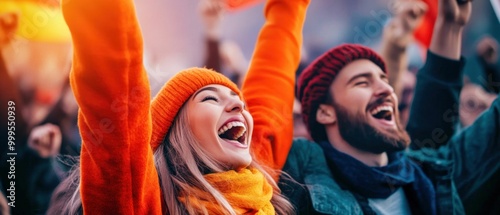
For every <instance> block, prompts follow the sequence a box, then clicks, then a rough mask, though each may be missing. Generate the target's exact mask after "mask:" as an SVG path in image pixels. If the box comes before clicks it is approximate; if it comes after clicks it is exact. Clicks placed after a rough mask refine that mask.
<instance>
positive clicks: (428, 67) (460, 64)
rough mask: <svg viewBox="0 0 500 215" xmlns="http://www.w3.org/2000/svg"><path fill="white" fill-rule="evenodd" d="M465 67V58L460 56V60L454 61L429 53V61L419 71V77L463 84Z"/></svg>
mask: <svg viewBox="0 0 500 215" xmlns="http://www.w3.org/2000/svg"><path fill="white" fill-rule="evenodd" d="M464 66H465V58H464V57H463V56H460V60H452V59H449V58H445V57H441V56H439V55H436V54H434V53H432V52H431V51H427V60H426V63H425V65H424V67H423V68H422V69H421V70H420V71H419V75H426V76H431V77H434V78H436V79H438V80H441V81H446V82H454V83H462V71H463V69H464Z"/></svg>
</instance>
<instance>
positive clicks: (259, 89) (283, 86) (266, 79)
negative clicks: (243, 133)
mask: <svg viewBox="0 0 500 215" xmlns="http://www.w3.org/2000/svg"><path fill="white" fill-rule="evenodd" d="M308 4H309V0H268V1H267V3H266V6H265V10H264V14H265V17H266V23H265V24H264V26H263V28H262V30H261V32H260V34H259V36H258V39H257V44H256V46H255V51H254V54H253V57H252V60H251V63H250V69H249V71H248V74H247V76H246V78H245V81H244V83H243V96H244V99H245V101H246V102H247V105H248V108H249V110H250V113H251V114H252V116H253V118H254V124H255V126H254V131H253V136H252V144H253V146H252V147H253V150H254V153H255V154H256V156H257V159H258V160H260V161H263V162H264V163H265V164H267V165H270V166H271V167H273V168H278V169H281V168H282V167H283V165H284V163H285V160H286V157H287V154H288V151H289V150H290V146H291V144H292V137H293V122H292V121H293V115H292V109H293V99H294V86H295V70H296V69H297V67H298V65H299V60H300V47H301V45H302V27H303V25H304V20H305V15H306V8H307V6H308Z"/></svg>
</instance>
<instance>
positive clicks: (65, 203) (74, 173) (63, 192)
mask: <svg viewBox="0 0 500 215" xmlns="http://www.w3.org/2000/svg"><path fill="white" fill-rule="evenodd" d="M72 159H74V162H75V164H74V165H73V167H72V168H71V170H70V171H69V173H68V176H67V177H66V178H65V179H64V180H63V181H61V183H60V184H59V185H58V186H57V187H56V189H55V190H54V192H53V193H52V197H51V200H50V205H49V208H48V210H47V214H49V215H50V214H61V215H73V214H82V213H83V210H82V199H81V197H80V162H79V157H74V158H72Z"/></svg>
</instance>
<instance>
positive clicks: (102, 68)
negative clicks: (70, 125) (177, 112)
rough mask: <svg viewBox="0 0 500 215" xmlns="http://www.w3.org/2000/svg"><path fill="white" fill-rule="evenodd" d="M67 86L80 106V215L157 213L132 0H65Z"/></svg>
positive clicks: (139, 42) (156, 189) (145, 85)
mask: <svg viewBox="0 0 500 215" xmlns="http://www.w3.org/2000/svg"><path fill="white" fill-rule="evenodd" d="M62 5H63V13H64V16H65V19H66V22H67V24H68V25H69V27H70V30H71V34H72V37H73V46H74V57H73V66H72V71H71V75H70V81H71V86H72V88H73V92H74V94H75V97H76V100H77V102H78V105H79V106H80V110H79V117H78V125H79V127H80V133H81V136H82V139H83V141H82V150H81V197H82V204H83V211H84V213H85V214H109V213H113V214H160V213H161V205H160V204H161V202H160V188H159V183H158V176H157V174H156V170H155V167H154V163H153V154H152V150H151V148H150V146H149V141H150V136H151V116H150V113H149V103H150V90H149V83H148V80H147V76H146V73H145V71H144V69H143V64H142V62H143V60H142V56H143V44H142V37H141V32H140V29H139V24H138V22H137V19H136V15H135V11H134V5H133V1H132V0H120V1H112V0H94V1H89V0H65V1H63V3H62Z"/></svg>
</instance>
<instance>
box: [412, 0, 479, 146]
mask: <svg viewBox="0 0 500 215" xmlns="http://www.w3.org/2000/svg"><path fill="white" fill-rule="evenodd" d="M471 7H472V3H471V2H467V3H462V4H458V3H457V1H456V0H439V10H438V11H439V12H438V17H437V20H436V25H435V27H434V32H433V36H432V41H431V46H430V49H429V52H428V54H427V61H426V63H425V66H424V67H423V68H422V69H421V70H420V71H419V72H418V74H417V84H416V86H415V95H414V96H413V102H412V107H411V112H410V119H409V121H408V125H407V130H408V133H409V134H410V137H411V139H412V144H411V147H412V149H420V148H423V147H425V148H438V147H439V146H442V145H445V144H446V143H447V142H448V140H449V139H450V138H451V137H452V136H453V134H454V133H455V127H456V123H457V120H458V101H459V93H460V89H461V87H462V74H461V71H462V68H463V64H464V61H463V59H461V58H460V52H461V44H462V32H463V29H464V26H465V24H466V23H467V22H468V20H469V18H470V14H471Z"/></svg>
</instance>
